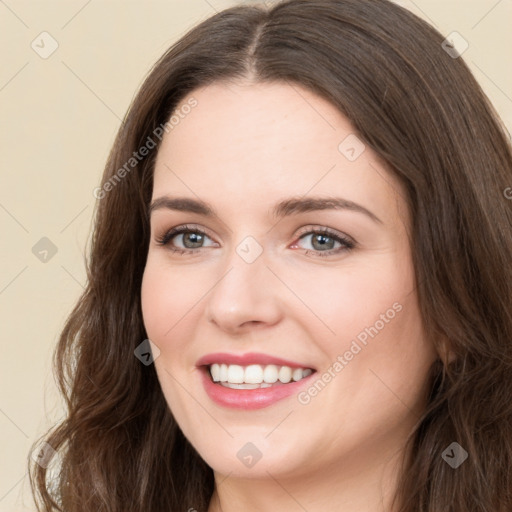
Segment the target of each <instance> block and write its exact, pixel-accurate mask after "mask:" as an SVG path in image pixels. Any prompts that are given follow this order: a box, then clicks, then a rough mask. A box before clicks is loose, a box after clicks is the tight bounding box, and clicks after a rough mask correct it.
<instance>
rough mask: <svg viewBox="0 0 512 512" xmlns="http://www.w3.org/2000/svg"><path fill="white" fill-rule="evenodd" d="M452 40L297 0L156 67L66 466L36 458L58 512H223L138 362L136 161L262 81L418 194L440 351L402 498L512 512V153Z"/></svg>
mask: <svg viewBox="0 0 512 512" xmlns="http://www.w3.org/2000/svg"><path fill="white" fill-rule="evenodd" d="M443 39H444V37H443V36H442V35H440V34H439V33H438V32H437V31H436V30H434V29H433V28H432V27H431V26H429V25H428V24H427V23H425V22H423V21H422V20H420V19H419V18H417V17H416V16H414V15H413V14H411V13H410V12H408V11H407V10H405V9H403V8H401V7H398V6H396V5H395V4H393V3H391V2H389V1H387V0H366V1H361V0H289V1H284V2H282V3H279V4H276V5H274V6H273V7H272V8H269V9H267V8H265V7H263V6H239V7H234V8H231V9H227V10H225V11H222V12H220V13H218V14H216V15H214V16H213V17H211V18H209V19H208V20H206V21H204V22H202V23H201V24H200V25H198V26H197V27H195V28H194V29H192V30H191V31H190V32H189V33H187V34H186V35H185V36H184V37H183V38H182V39H180V40H179V41H178V42H177V43H176V44H174V45H173V46H172V47H171V48H170V49H169V50H168V51H167V53H166V54H165V55H164V56H163V57H162V58H161V59H160V60H159V61H158V62H157V63H156V65H155V66H154V68H153V70H152V71H151V73H150V74H149V76H148V77H147V79H146V80H145V82H144V84H143V85H142V87H141V89H140V91H139V93H138V95H137V96H136V98H135V99H134V101H133V103H132V105H131V107H130V109H129V111H128V113H127V114H126V117H125V119H124V122H123V123H122V126H121V127H120V129H119V133H118V135H117V139H116V141H115V144H114V146H113V148H112V151H111V153H110V156H109V159H108V162H107V165H106V168H105V173H104V177H103V184H102V188H101V195H98V197H100V199H99V200H98V202H97V210H96V218H95V229H94V232H93V236H92V240H91V241H92V244H91V249H90V257H89V258H88V262H87V278H88V279H87V286H86V289H85V291H84V293H83V295H82V297H81V298H80V300H79V302H78V304H77V305H76V307H75V308H74V310H73V311H72V313H71V315H70V316H69V318H68V320H67V322H66V324H65V327H64V329H63V332H62V334H61V336H60V340H59V344H58V347H57V349H56V352H55V357H54V364H55V372H56V375H57V377H58V383H59V386H60V389H61V392H62V393H63V395H64V397H65V400H66V403H67V416H66V418H65V419H64V420H63V421H62V422H61V423H60V424H58V425H56V426H55V427H54V428H53V429H52V430H51V431H50V432H49V433H48V434H46V436H45V438H44V440H45V441H46V442H47V443H48V445H49V446H51V448H52V449H53V450H56V453H53V451H51V450H50V451H51V453H52V454H53V455H54V456H53V459H52V457H51V454H50V456H49V457H48V461H47V462H48V464H50V466H49V468H48V469H50V468H51V467H53V468H54V473H55V475H56V476H55V477H54V479H53V484H52V482H50V481H46V477H47V473H48V470H47V469H46V468H45V467H44V466H46V465H47V464H36V463H32V464H31V467H30V471H31V474H30V477H31V478H30V481H31V485H32V489H33V492H34V496H35V498H36V501H37V502H38V508H39V510H43V511H45V512H50V511H55V510H61V511H65V512H78V511H80V512H107V511H108V512H126V511H128V510H129V511H131V512H142V511H144V512H146V511H148V510H150V511H152V512H164V511H165V512H169V511H181V510H187V509H189V508H194V509H196V510H197V511H199V512H204V511H206V510H207V508H208V503H209V500H210V498H211V495H212V492H213V488H214V480H213V472H212V470H211V468H209V467H208V466H207V465H206V463H205V462H204V461H203V460H202V459H201V457H200V456H199V455H198V454H197V453H196V451H195V450H194V449H193V447H192V446H191V445H190V443H189V442H188V441H187V440H186V439H185V437H184V436H183V434H182V433H181V431H180V429H179V427H178V425H177V424H176V421H175V420H174V419H173V416H172V414H171V412H170V410H169V408H168V405H167V403H166V401H165V399H164V397H163V393H162V391H161V389H160V386H159V383H158V380H157V376H156V373H155V369H154V366H153V365H149V366H146V365H144V364H141V362H140V361H139V360H138V359H137V358H136V357H134V349H135V348H136V347H137V346H138V345H139V344H140V343H141V342H142V341H143V340H144V339H145V338H146V333H145V330H144V325H143V321H142V314H141V306H140V288H141V279H142V274H143V271H144V266H145V261H146V255H147V251H148V239H149V228H148V217H147V208H148V204H149V200H150V197H151V192H152V171H153V164H154V160H155V155H156V152H157V149H158V144H157V147H156V148H155V149H153V150H151V151H150V152H149V154H148V155H147V156H146V157H145V158H143V159H140V161H137V162H136V165H133V166H132V164H133V163H134V162H133V161H132V162H131V164H130V166H127V165H126V163H127V162H129V161H130V158H132V157H133V152H135V151H137V150H138V149H139V148H141V147H142V146H144V145H146V144H147V140H148V137H150V136H151V137H152V138H153V140H155V137H154V133H155V129H157V128H158V127H161V126H164V125H165V123H166V122H167V121H168V120H169V119H170V116H171V114H172V113H173V112H174V111H175V109H176V108H177V106H178V105H179V103H180V101H181V100H182V99H183V98H184V97H185V96H186V95H187V94H189V93H192V92H193V91H194V89H196V88H197V87H200V86H204V85H207V84H209V83H211V82H213V81H219V80H223V81H229V80H237V79H241V78H247V77H250V78H252V79H254V80H255V81H260V82H268V81H286V82H288V83H290V84H300V85H302V86H304V87H307V88H309V89H310V90H311V91H313V92H315V93H317V94H319V95H321V96H322V97H324V98H326V99H327V100H329V101H330V102H332V104H333V105H335V106H336V107H338V108H339V110H340V111H341V112H342V113H343V114H344V115H345V116H347V117H348V118H349V119H350V120H351V121H352V123H353V125H354V127H355V128H356V129H357V131H358V134H359V136H360V138H361V139H362V140H363V141H364V142H365V143H366V144H367V145H368V146H370V147H371V148H372V149H373V150H374V151H375V152H376V153H377V154H379V155H380V156H381V157H382V159H383V160H384V161H385V162H387V163H388V164H389V166H390V168H391V169H392V171H393V172H394V173H395V174H396V176H397V177H398V178H399V179H400V180H401V182H402V183H403V185H404V186H405V190H406V191H407V197H406V200H407V203H408V206H409V208H410V211H411V215H412V227H411V244H412V251H413V258H414V265H415V272H416V281H417V283H418V287H417V293H418V297H419V303H420V307H421V313H422V318H423V322H424V326H425V331H426V335H427V336H429V339H431V340H432V342H433V343H434V344H435V346H436V347H437V349H438V351H439V354H440V358H439V359H438V360H437V361H436V362H435V363H434V364H433V366H432V369H431V377H430V381H429V382H428V383H427V384H428V386H429V388H428V389H429V401H428V405H427V409H426V410H425V412H424V415H423V416H422V417H421V420H420V421H419V423H418V427H417V428H416V429H415V430H414V432H412V433H411V436H410V438H409V440H408V442H409V443H410V445H409V446H411V447H412V451H411V456H410V458H409V459H408V460H404V464H403V469H402V474H401V480H400V482H399V487H398V492H397V493H396V506H397V507H398V508H397V510H399V511H400V512H443V511H445V512H448V511H450V512H467V511H470V510H471V511H481V512H490V511H493V512H496V511H499V512H502V511H505V510H508V511H510V510H512V399H511V398H512V396H511V395H512V237H511V226H512V201H510V200H507V197H506V195H507V194H506V193H505V191H506V190H507V189H508V187H510V186H512V155H511V148H510V145H509V142H508V140H507V138H506V136H505V135H504V129H503V127H502V125H501V124H500V121H499V118H498V116H497V115H496V113H495V111H494V110H493V108H492V106H491V105H490V103H489V101H488V100H487V98H486V96H485V95H484V93H483V92H482V90H481V88H480V87H479V85H478V84H477V82H476V81H475V79H474V78H473V76H472V75H471V73H470V71H469V70H468V68H467V66H466V65H465V64H464V62H463V60H462V58H452V57H453V55H451V56H450V55H449V54H448V53H447V52H446V51H445V48H443V46H442V42H443ZM197 108H198V109H200V105H199V106H198V107H197ZM167 126H168V125H167ZM152 134H153V135H152ZM156 142H158V140H156ZM123 166H124V169H125V171H126V172H120V169H122V168H123ZM108 183H110V185H108ZM448 352H449V353H450V354H451V357H450V358H449V357H448ZM453 442H457V443H458V444H459V445H460V446H461V447H463V448H464V450H466V452H467V453H468V458H467V460H466V461H465V462H464V463H463V464H461V465H460V466H459V467H458V468H457V469H454V468H452V467H450V465H449V464H447V462H446V461H445V460H444V458H443V456H442V454H443V451H444V450H445V449H446V448H447V447H449V446H450V445H451V443H453ZM37 445H38V446H40V444H39V443H37ZM57 460H58V461H59V464H58V465H55V461H57Z"/></svg>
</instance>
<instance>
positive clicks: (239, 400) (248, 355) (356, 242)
mask: <svg viewBox="0 0 512 512" xmlns="http://www.w3.org/2000/svg"><path fill="white" fill-rule="evenodd" d="M192 98H193V99H195V101H196V102H197V105H196V106H195V107H194V108H191V109H190V108H182V109H181V110H180V109H179V108H178V111H180V112H181V115H180V116H179V117H178V118H176V119H179V121H177V122H176V120H175V122H174V123H173V125H172V129H170V130H169V131H168V133H166V134H165V136H164V138H163V140H162V144H161V147H160V149H159V152H158V156H157V160H156V165H155V173H154V188H153V197H152V212H151V241H150V246H149V253H148V259H147V265H146V268H145V272H144V279H143V284H142V308H143V315H144V323H145V327H146V330H147V334H148V337H149V339H150V340H151V341H152V342H153V343H154V344H155V345H156V346H157V347H158V349H159V351H160V352H159V355H158V357H157V358H156V359H155V367H156V371H157V374H158V378H159V381H160V384H161V387H162V391H163V394H164V396H165V399H166V401H167V403H168V404H169V407H170V409H171V411H172V413H173V415H174V417H175V418H176V420H177V422H178V423H179V425H180V427H181V429H182V431H183V433H184V435H185V436H186V437H187V438H188V440H189V441H190V442H191V443H192V445H193V446H194V447H195V448H196V450H197V451H198V452H199V454H200V455H201V456H202V457H203V458H204V459H205V461H206V462H207V463H208V464H209V465H210V466H211V467H212V468H213V469H214V470H215V471H217V472H218V473H220V474H224V475H228V474H230V475H231V476H237V475H238V476H242V477H243V476H247V477H255V478H260V477H261V478H267V477H268V474H269V473H270V474H272V475H273V476H277V475H280V476H281V477H282V478H283V477H286V476H290V477H292V476H294V477H296V476H298V475H300V474H306V473H309V472H312V471H316V470H318V469H319V468H326V467H327V466H329V470H330V471H349V470H350V471H354V470H363V469H364V467H365V466H368V465H369V464H372V465H374V466H375V465H379V464H380V463H381V462H382V463H383V462H384V461H385V460H388V459H389V457H391V455H392V454H393V453H395V452H396V451H397V450H398V449H400V448H401V446H402V443H403V441H404V439H405V436H406V435H407V434H408V433H409V430H410V428H411V426H412V425H413V424H414V423H415V422H416V420H417V419H418V415H419V414H420V412H421V409H422V407H423V405H424V393H425V380H426V377H427V372H428V369H429V367H430V365H431V363H432V362H433V360H434V359H435V358H436V354H435V351H434V348H433V346H432V345H431V344H430V343H428V342H427V341H426V340H425V338H424V336H423V332H422V324H421V318H420V313H419V308H418V302H417V294H416V284H415V279H414V269H413V265H412V258H411V247H410V244H409V239H408V236H407V230H408V226H409V223H410V219H409V217H408V211H407V207H406V203H405V199H404V192H403V190H402V189H401V187H400V185H399V183H398V182H397V181H396V180H395V178H394V177H393V176H392V175H391V174H390V173H389V172H388V171H387V170H386V168H385V166H384V165H383V163H382V162H381V161H379V159H378V158H377V157H376V154H375V153H374V152H373V151H372V150H371V149H370V148H369V147H368V146H366V147H364V146H363V144H362V142H361V141H360V140H359V139H358V138H357V137H356V135H355V134H354V128H353V127H352V126H351V124H350V123H349V122H348V120H347V119H346V118H345V117H344V116H343V115H341V114H340V112H339V111H338V110H337V109H336V108H335V107H334V106H332V105H331V104H330V103H329V102H327V101H325V100H323V99H321V98H320V97H318V96H316V95H315V94H313V93H312V92H310V91H309V90H306V89H304V88H302V87H300V86H298V85H293V86H291V85H288V84H283V83H279V84H278V83H274V84H257V85H254V84H238V85H229V86H228V85H223V84H220V83H215V84H213V85H211V86H209V87H207V88H202V89H198V90H196V91H194V92H193V93H192V94H191V95H190V96H189V97H187V98H186V99H185V100H184V101H183V103H182V105H185V104H187V102H189V101H190V104H192V103H193V104H195V102H194V100H193V99H192ZM328 201H330V202H328ZM184 226H186V230H187V231H186V232H185V233H178V234H172V233H170V234H169V233H168V232H169V231H170V230H171V229H172V228H180V227H184ZM166 235H167V236H166ZM162 238H163V239H164V240H162ZM160 242H162V243H160ZM155 355H156V352H155ZM210 365H216V366H214V367H213V370H212V371H213V373H214V377H215V379H216V380H218V379H220V380H221V381H224V383H223V384H221V383H220V382H213V380H212V378H211V377H210ZM223 365H225V366H223ZM290 378H291V381H290V382H288V380H289V379H290ZM276 379H278V380H277V382H275V380H276ZM295 379H298V380H295ZM262 380H263V383H262ZM241 382H242V385H241V384H240V383H241ZM244 382H245V383H248V385H245V386H244V385H243V383H244ZM241 387H245V388H254V389H240V388H241ZM267 472H268V473H267Z"/></svg>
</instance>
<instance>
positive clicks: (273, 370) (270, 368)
mask: <svg viewBox="0 0 512 512" xmlns="http://www.w3.org/2000/svg"><path fill="white" fill-rule="evenodd" d="M278 378H279V368H278V367H277V366H276V365H275V364H269V365H267V366H265V369H264V370H263V380H264V381H265V382H268V383H269V384H274V382H277V379H278Z"/></svg>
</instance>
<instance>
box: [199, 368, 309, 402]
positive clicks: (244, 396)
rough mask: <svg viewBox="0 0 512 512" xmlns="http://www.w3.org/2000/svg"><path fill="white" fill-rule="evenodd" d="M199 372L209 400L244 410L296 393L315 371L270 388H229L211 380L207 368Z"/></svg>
mask: <svg viewBox="0 0 512 512" xmlns="http://www.w3.org/2000/svg"><path fill="white" fill-rule="evenodd" d="M200 372H201V378H202V381H203V386H204V389H205V391H206V393H207V395H208V396H209V397H210V399H211V400H213V401H214V402H215V403H217V404H218V405H221V406H223V407H230V408H233V409H244V410H246V411H250V410H254V409H262V408H263V407H268V406H269V405H272V404H274V403H276V402H277V401H279V400H282V399H283V398H286V397H288V396H290V395H293V394H295V393H297V392H298V391H299V389H300V388H301V387H303V386H304V385H305V384H306V385H307V382H306V381H308V382H309V379H311V377H313V375H315V373H316V372H313V373H312V374H311V375H309V376H308V377H305V378H303V379H301V380H299V381H297V382H290V383H289V384H276V385H273V386H272V387H270V388H256V389H231V388H226V387H224V386H222V385H220V384H217V383H215V382H213V380H212V379H211V377H210V372H209V370H208V368H206V367H203V368H201V369H200Z"/></svg>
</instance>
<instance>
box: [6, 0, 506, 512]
mask: <svg viewBox="0 0 512 512" xmlns="http://www.w3.org/2000/svg"><path fill="white" fill-rule="evenodd" d="M234 3H236V2H232V1H229V0H189V1H185V0H172V1H156V0H152V1H147V0H146V1H143V0H137V1H133V0H132V1H114V0H89V1H87V0H79V1H60V2H58V1H43V0H39V1H32V2H27V1H17V0H0V38H1V39H0V43H1V48H2V61H1V62H2V65H1V67H0V115H1V119H2V124H1V133H0V145H1V147H0V159H1V183H2V186H1V189H0V225H1V229H2V240H1V246H2V251H1V258H2V260H1V269H2V271H1V274H0V275H1V277H0V311H1V317H0V322H1V325H2V338H1V344H2V345H1V347H2V359H1V361H2V367H1V370H0V376H1V377H0V378H1V387H0V432H1V436H0V453H1V461H2V462H1V468H0V511H9V512H19V511H27V510H30V511H33V510H35V507H34V505H33V503H32V499H31V496H30V492H29V484H28V478H27V474H26V458H27V453H28V450H29V446H30V445H31V443H32V442H33V441H34V440H35V439H36V438H37V437H39V436H40V435H41V434H42V433H43V431H44V429H45V428H46V427H48V426H49V425H50V424H51V423H52V422H54V421H55V420H56V419H58V418H60V417H61V416H62V413H63V409H62V408H61V406H62V404H61V400H60V398H59V396H58V395H57V393H56V387H55V384H54V381H53V377H52V374H51V365H50V363H51V354H52V350H53V348H54V345H55V342H56V339H57V336H58V333H59V330H60V329H61V328H62V325H63V322H64V320H65V318H66V316H67V314H68V313H69V312H70V311H71V308H72V306H73V304H74V302H75V300H76V299H77V298H78V296H79V294H80V292H81V291H82V286H83V283H84V280H85V271H84V264H83V254H84V250H85V245H86V241H87V237H88V234H89V229H90V223H91V218H92V214H93V209H94V205H95V201H96V200H95V199H94V197H93V193H92V191H93V189H94V188H95V187H96V186H97V185H98V183H99V180H100V176H101V173H102V169H103V165H104V162H105V159H106V157H107V154H108V151H109V149H110V146H111V144H112V142H113V138H114V135H115V133H116V130H117V128H118V126H119V124H120V119H121V118H122V117H123V115H124V112H125V110H126V108H127V107H128V104H129V102H130V100H131V98H132V97H133V94H134V92H135V91H136V89H137V87H138V86H139V85H140V84H141V81H142V79H143V77H144V75H145V74H146V72H147V71H148V69H149V67H150V66H151V65H152V63H153V62H154V61H155V60H156V59H157V58H158V57H159V56H160V55H161V54H162V53H163V52H164V51H165V50H166V49H167V48H168V46H169V45H170V44H171V43H172V42H173V41H175V40H176V39H178V38H179V37H180V36H181V35H183V34H184V33H185V32H186V31H187V30H188V29H189V28H190V27H192V26H193V25H195V24H196V23H197V22H198V21H200V20H202V19H203V18H206V17H208V16H210V15H211V14H212V13H213V12H214V11H215V10H220V9H222V8H224V7H228V6H230V5H233V4H234ZM398 3H400V4H401V5H404V6H406V7H408V8H410V9H411V10H412V11H413V12H415V13H416V14H418V15H420V16H421V17H423V18H425V19H427V20H428V21H430V22H431V23H432V24H434V25H435V26H436V27H437V28H438V29H439V30H440V31H441V32H442V33H443V34H444V35H448V34H450V33H451V32H453V31H457V32H459V33H460V34H461V35H462V36H463V37H464V39H466V40H467V42H468V43H469V48H468V50H467V51H466V52H465V53H464V59H465V60H466V61H467V62H468V63H469V65H470V66H471V68H472V69H473V71H474V73H475V76H476V77H477V79H478V80H479V81H480V83H481V84H482V86H483V88H484V90H485V91H486V93H487V94H488V96H489V97H490V98H491V100H492V102H493V103H494V105H495V106H496V108H497V110H498V111H499V112H500V114H501V116H502V118H503V120H504V122H505V124H506V126H507V127H508V130H509V132H512V99H511V98H512V66H511V61H512V32H511V31H510V28H509V27H510V21H511V19H512V2H511V1H510V0H472V1H470V0H459V1H454V0H437V1H432V0H414V2H413V1H410V0H404V1H400V2H398ZM43 31H46V32H48V33H49V34H50V35H51V37H52V38H53V39H54V40H55V41H56V42H57V43H58V48H57V50H56V51H55V52H54V53H53V54H52V55H50V56H49V57H48V58H46V59H43V58H41V56H40V55H39V54H38V53H37V52H36V51H35V50H34V49H32V47H31V44H32V41H35V42H34V46H35V48H36V49H37V50H38V52H39V53H41V52H44V51H48V50H49V49H51V44H52V41H51V40H50V39H49V36H39V35H40V34H41V33H42V32H43ZM42 38H45V39H44V41H43V42H41V39H42ZM511 185H512V184H511ZM42 237H47V238H48V239H50V240H51V242H52V243H53V244H54V245H55V247H56V248H57V252H56V254H55V255H53V256H52V255H51V253H48V255H47V261H46V262H42V261H40V259H38V257H36V255H34V253H33V252H32V248H33V246H34V245H35V244H36V243H38V241H39V240H40V239H41V238H42ZM40 243H44V242H40ZM43 249H44V247H43ZM39 250H42V249H41V248H40V249H39ZM36 252H37V251H36ZM39 256H40V257H44V253H43V254H40V255H39Z"/></svg>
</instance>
